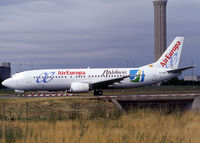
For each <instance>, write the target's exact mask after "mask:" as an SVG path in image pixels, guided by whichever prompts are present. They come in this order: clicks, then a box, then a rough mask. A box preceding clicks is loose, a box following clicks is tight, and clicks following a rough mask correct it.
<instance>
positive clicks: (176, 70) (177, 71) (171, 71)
mask: <svg viewBox="0 0 200 143" xmlns="http://www.w3.org/2000/svg"><path fill="white" fill-rule="evenodd" d="M195 67H196V66H188V67H184V68H180V69H175V70H168V71H167V72H169V73H181V72H182V71H184V70H187V69H191V68H195Z"/></svg>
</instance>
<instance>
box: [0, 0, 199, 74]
mask: <svg viewBox="0 0 200 143" xmlns="http://www.w3.org/2000/svg"><path fill="white" fill-rule="evenodd" d="M199 7H200V1H199V0H192V1H188V0H173V1H172V0H169V1H168V5H167V43H168V45H169V44H170V43H171V41H172V40H173V39H174V38H175V37H176V36H184V37H185V41H184V48H183V51H182V57H181V61H180V66H188V65H190V64H191V61H194V64H195V65H197V68H196V69H195V74H200V68H199V67H200V64H199V63H200V58H199V54H200V48H199V45H200V44H199V43H200V28H199V25H200V15H199V13H200V9H199ZM153 18H154V11H153V3H152V1H151V0H148V1H147V0H144V1H135V0H1V1H0V61H1V62H11V63H12V73H15V72H16V71H19V69H20V68H19V65H20V64H21V65H22V66H21V68H22V70H28V69H31V67H32V66H31V65H32V64H31V63H33V68H34V69H43V68H84V67H88V66H90V67H127V61H128V66H129V67H132V66H133V65H134V66H142V65H145V64H149V63H151V62H153V60H154V58H153V57H154V29H153V28H154V25H153V24H154V23H153V22H154V19H153ZM186 73H188V74H190V73H191V72H190V71H189V72H186Z"/></svg>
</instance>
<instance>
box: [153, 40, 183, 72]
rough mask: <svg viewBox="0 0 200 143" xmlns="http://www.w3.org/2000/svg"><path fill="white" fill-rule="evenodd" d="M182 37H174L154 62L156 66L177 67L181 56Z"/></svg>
mask: <svg viewBox="0 0 200 143" xmlns="http://www.w3.org/2000/svg"><path fill="white" fill-rule="evenodd" d="M183 41H184V37H176V38H175V39H174V41H173V42H172V43H171V44H170V46H169V47H168V48H167V50H166V51H165V52H164V54H163V55H162V56H161V57H160V58H159V59H158V61H157V62H155V63H154V66H155V67H157V68H164V69H177V68H178V65H179V60H180V57H181V51H182V47H183Z"/></svg>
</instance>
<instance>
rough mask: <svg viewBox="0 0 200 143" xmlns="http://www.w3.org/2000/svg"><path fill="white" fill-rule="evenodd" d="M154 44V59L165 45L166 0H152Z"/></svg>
mask: <svg viewBox="0 0 200 143" xmlns="http://www.w3.org/2000/svg"><path fill="white" fill-rule="evenodd" d="M153 5H154V46H155V53H154V54H155V59H154V60H155V61H157V60H158V59H159V58H160V56H161V55H162V54H163V53H164V51H165V50H166V47H167V43H166V41H167V32H166V31H167V30H166V29H167V26H166V6H167V0H154V1H153Z"/></svg>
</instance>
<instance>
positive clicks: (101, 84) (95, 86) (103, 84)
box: [90, 75, 130, 89]
mask: <svg viewBox="0 0 200 143" xmlns="http://www.w3.org/2000/svg"><path fill="white" fill-rule="evenodd" d="M127 77H130V75H127V76H123V77H120V78H114V79H109V80H103V81H97V82H93V83H90V85H91V87H92V88H93V89H98V88H100V89H103V88H107V87H108V86H109V85H112V84H114V83H117V82H118V83H120V82H121V81H122V80H124V79H125V78H127Z"/></svg>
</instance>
